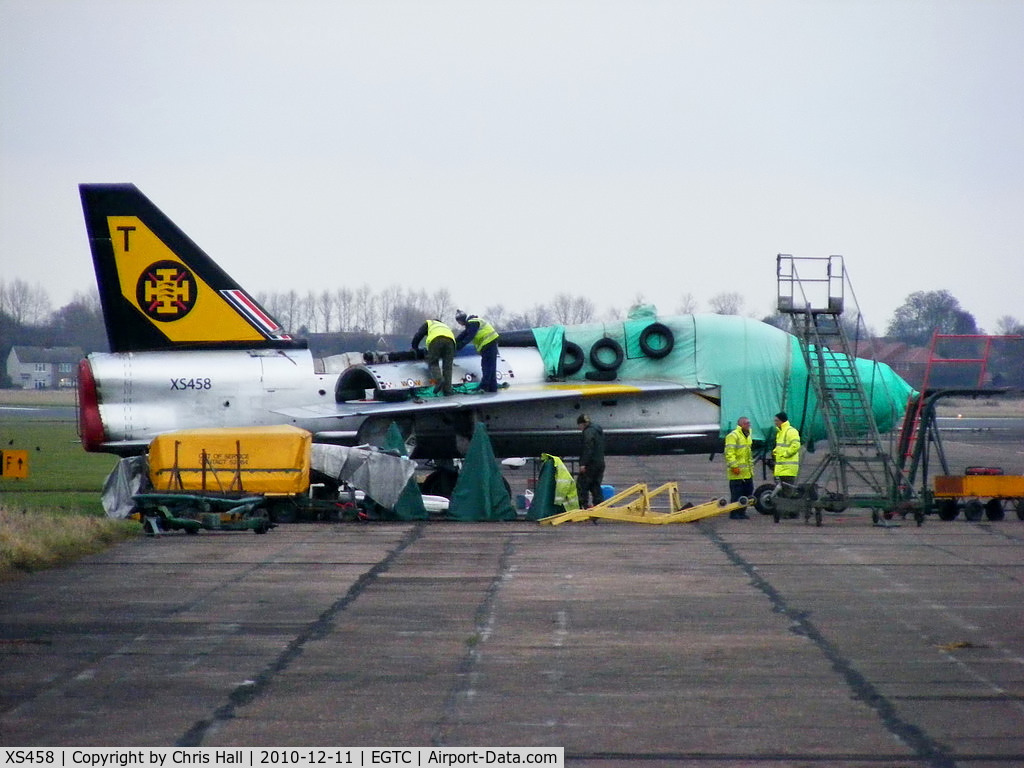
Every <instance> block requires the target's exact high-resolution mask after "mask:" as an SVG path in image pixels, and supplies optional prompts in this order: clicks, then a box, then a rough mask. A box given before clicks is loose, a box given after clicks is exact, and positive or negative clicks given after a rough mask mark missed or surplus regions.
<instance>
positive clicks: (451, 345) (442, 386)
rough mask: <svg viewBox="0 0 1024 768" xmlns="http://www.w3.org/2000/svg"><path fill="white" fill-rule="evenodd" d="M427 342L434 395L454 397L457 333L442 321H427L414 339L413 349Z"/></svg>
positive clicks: (428, 362)
mask: <svg viewBox="0 0 1024 768" xmlns="http://www.w3.org/2000/svg"><path fill="white" fill-rule="evenodd" d="M424 338H426V340H427V367H428V368H429V369H430V380H431V383H432V384H433V385H434V394H435V395H436V394H444V395H454V394H455V390H453V389H452V361H453V360H454V359H455V333H454V332H453V331H452V329H451V328H449V327H448V326H447V325H445V324H444V323H442V322H441V321H440V320H436V319H435V320H427V321H426V322H425V323H423V325H421V326H420V329H419V330H418V331H416V335H415V336H413V337H412V348H413V349H417V348H418V347H419V345H420V342H421V341H422V340H423V339H424Z"/></svg>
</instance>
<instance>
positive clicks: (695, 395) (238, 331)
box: [78, 184, 911, 459]
mask: <svg viewBox="0 0 1024 768" xmlns="http://www.w3.org/2000/svg"><path fill="white" fill-rule="evenodd" d="M80 193H81V198H82V205H83V210H84V214H85V221H86V228H87V231H88V236H89V242H90V246H91V250H92V258H93V263H94V268H95V272H96V279H97V283H98V286H99V293H100V300H101V304H102V309H103V316H104V321H105V325H106V330H107V337H108V341H109V346H110V351H109V352H107V353H93V354H90V355H89V356H88V357H87V358H86V359H85V360H82V361H81V363H80V365H79V376H78V388H79V422H80V424H79V426H80V433H81V437H82V443H83V445H84V447H85V449H86V450H88V451H106V452H110V453H114V454H118V455H122V456H127V455H133V454H139V453H144V452H145V451H146V449H147V448H148V446H149V443H150V441H151V440H152V439H153V438H154V437H155V436H156V435H158V434H161V433H164V432H169V431H173V430H180V429H190V428H200V427H232V426H257V425H271V424H291V425H295V426H298V427H302V428H304V429H307V430H309V431H310V432H311V433H313V436H314V438H313V439H314V441H316V442H326V443H335V444H342V445H361V444H367V443H369V444H374V445H382V444H384V438H385V435H386V433H387V431H388V429H389V427H390V425H391V424H392V423H395V424H396V425H398V427H399V429H400V430H401V432H402V434H403V436H404V437H405V438H406V440H407V442H408V444H409V445H410V446H411V447H412V450H413V452H412V455H413V456H414V457H415V458H423V459H445V458H453V457H457V456H459V455H461V454H462V452H463V451H464V449H465V447H466V445H467V444H468V440H469V438H470V437H471V436H472V434H473V429H474V425H475V424H476V423H477V422H482V423H483V424H484V425H485V426H486V428H487V431H488V434H489V436H490V438H491V442H492V444H493V447H494V451H495V454H496V455H497V456H499V457H509V456H531V455H539V454H540V453H551V454H556V455H563V456H573V455H575V454H576V452H577V451H578V445H579V431H578V427H577V423H576V419H577V416H578V415H579V414H581V413H587V414H588V415H589V416H590V417H591V418H592V419H593V420H594V421H595V422H597V423H599V424H601V425H602V427H603V428H604V432H605V436H606V442H607V452H608V453H609V454H618V455H629V454H632V455H647V454H670V453H713V452H716V451H718V450H720V449H721V445H722V439H723V436H724V435H725V434H727V433H728V431H729V430H730V429H732V427H733V425H734V424H735V421H736V418H737V417H739V416H741V415H746V416H748V417H749V418H750V419H751V421H752V422H753V424H754V425H755V437H759V438H767V437H769V436H770V434H771V433H772V430H771V425H772V416H773V415H774V414H775V412H777V411H778V410H786V411H788V412H789V414H790V419H791V421H792V422H793V423H794V424H796V425H797V426H799V427H801V428H802V432H803V434H804V438H805V440H806V439H812V440H813V439H816V438H823V437H824V436H825V432H824V429H823V425H822V424H821V421H820V417H819V416H817V406H816V402H815V396H814V392H813V391H812V390H810V389H809V388H808V386H807V384H808V382H807V372H806V369H805V367H804V365H803V359H802V356H801V354H800V348H799V346H798V342H797V340H796V339H795V337H793V336H792V335H791V334H788V333H786V332H785V331H782V330H780V329H778V328H775V327H773V326H770V325H767V324H765V323H761V322H758V321H756V320H752V319H749V318H742V317H735V316H721V315H682V316H678V317H659V316H657V314H656V313H655V312H654V311H653V309H652V308H640V309H638V310H637V311H635V312H633V313H632V314H631V315H630V317H629V318H627V319H626V320H623V321H618V322H607V323H592V324H586V325H579V326H569V327H562V326H552V327H547V328H537V329H533V330H532V331H526V332H514V333H508V334H504V335H503V337H502V341H501V353H500V357H499V362H498V379H499V383H500V388H499V391H498V392H496V393H484V392H478V391H473V389H474V386H475V384H476V382H478V381H479V379H480V364H479V357H478V356H477V355H475V354H467V355H464V356H457V357H456V361H455V368H454V376H453V379H454V381H455V382H456V383H457V384H459V386H458V387H457V389H459V390H460V393H459V394H456V395H453V396H448V397H433V396H430V395H431V388H430V386H429V385H430V381H429V375H428V371H427V366H426V363H425V362H424V361H422V360H420V359H416V358H415V356H414V355H412V354H411V353H409V352H405V353H399V354H376V355H371V354H369V353H367V354H366V355H365V356H364V358H363V359H358V358H357V359H356V361H355V362H354V363H353V362H352V361H351V358H352V356H351V355H340V356H333V357H328V358H324V359H315V358H314V357H313V355H312V354H311V352H310V350H309V348H308V346H307V344H306V342H305V341H303V340H299V339H294V338H292V337H291V336H290V335H289V334H288V333H287V332H286V331H285V330H284V329H282V328H281V326H280V325H279V324H278V323H277V321H276V320H274V318H272V317H271V316H270V314H269V313H268V312H267V311H266V310H265V309H264V308H263V307H261V306H260V304H259V303H258V302H257V301H256V300H255V299H254V298H253V297H252V296H251V295H250V294H249V293H248V292H246V291H245V289H243V288H242V287H241V286H240V285H239V284H238V283H237V282H235V281H234V280H233V279H232V278H231V277H230V276H228V274H227V273H226V272H224V270H223V269H221V268H220V267H219V266H218V265H217V264H216V263H215V262H214V261H213V259H211V258H210V257H209V256H208V255H207V254H206V253H204V252H203V250H202V249H200V247H199V246H198V245H196V244H195V243H194V242H193V241H192V240H191V239H189V237H188V236H186V235H185V234H184V232H182V231H181V230H180V229H179V228H178V227H177V226H176V225H175V224H174V223H173V222H172V221H171V220H170V219H169V218H168V217H167V216H166V215H164V214H163V213H162V212H161V211H160V210H159V209H158V208H157V207H156V206H155V205H154V204H153V203H152V202H150V200H149V199H148V198H147V197H145V196H144V195H143V194H142V193H141V192H140V191H139V190H138V189H137V188H136V187H135V186H134V185H131V184H82V185H80ZM857 365H858V369H859V370H860V372H861V378H862V380H863V381H864V382H865V384H866V385H867V387H868V389H869V395H870V398H871V402H872V406H873V409H874V413H875V416H876V420H877V421H878V425H879V428H880V429H881V430H883V431H885V430H886V429H888V428H890V427H891V426H892V425H894V424H895V423H897V420H898V419H899V418H900V415H901V413H902V411H903V409H904V407H905V405H906V402H907V396H908V394H909V393H910V392H911V388H910V386H909V385H908V384H907V383H906V382H904V381H903V380H902V379H901V378H900V377H899V376H897V375H896V374H895V373H894V372H893V371H892V370H891V369H889V368H888V366H885V365H884V364H879V363H875V362H873V361H869V360H858V361H857Z"/></svg>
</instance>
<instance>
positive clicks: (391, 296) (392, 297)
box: [377, 285, 406, 333]
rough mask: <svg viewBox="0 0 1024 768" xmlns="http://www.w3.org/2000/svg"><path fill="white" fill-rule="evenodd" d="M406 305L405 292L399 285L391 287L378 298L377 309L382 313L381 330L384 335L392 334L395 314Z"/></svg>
mask: <svg viewBox="0 0 1024 768" xmlns="http://www.w3.org/2000/svg"><path fill="white" fill-rule="evenodd" d="M405 305H406V299H405V291H404V290H402V287H401V286H399V285H389V286H388V287H387V288H385V289H384V290H383V291H381V292H380V295H379V296H378V298H377V309H378V311H379V312H380V329H381V332H382V333H390V332H392V329H393V328H394V325H395V312H396V310H397V309H398V308H399V307H404V306H405Z"/></svg>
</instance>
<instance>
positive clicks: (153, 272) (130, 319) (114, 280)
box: [79, 184, 305, 352]
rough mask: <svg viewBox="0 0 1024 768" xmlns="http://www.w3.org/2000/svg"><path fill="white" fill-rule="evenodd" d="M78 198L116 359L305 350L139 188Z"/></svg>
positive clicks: (92, 188)
mask: <svg viewBox="0 0 1024 768" xmlns="http://www.w3.org/2000/svg"><path fill="white" fill-rule="evenodd" d="M79 191H80V193H81V196H82V209H83V211H84V212H85V225H86V229H87V230H88V233H89V246H90V248H91V249H92V260H93V266H94V268H95V270H96V283H97V285H98V287H99V292H100V303H101V305H102V307H103V321H104V323H105V324H106V328H107V340H108V341H109V343H110V351H111V352H141V351H146V350H161V349H211V348H212V349H260V348H271V349H289V348H296V347H300V348H301V347H304V346H305V343H304V342H300V341H295V340H293V339H292V338H291V337H290V336H288V335H287V334H285V333H284V331H283V329H282V328H281V326H280V324H279V323H278V322H277V321H276V320H274V319H273V318H272V317H271V316H270V315H269V314H268V313H267V311H266V310H264V309H263V308H262V307H261V306H260V305H259V303H257V302H256V300H255V299H253V298H252V297H251V296H250V295H249V294H248V293H246V291H245V290H244V289H243V288H242V287H241V286H240V285H239V284H238V283H236V282H235V281H234V280H232V279H231V277H230V276H229V275H228V274H227V273H226V272H225V271H224V270H222V269H221V268H220V267H219V266H217V264H216V262H214V261H213V259H211V258H210V257H209V256H207V255H206V253H204V252H203V250H202V249H201V248H200V247H199V246H198V245H196V244H195V243H194V242H192V240H190V239H189V237H188V236H187V235H186V234H185V233H184V232H182V231H181V230H180V229H178V227H177V226H175V224H174V222H172V221H171V220H170V219H169V218H167V216H165V215H164V214H163V212H162V211H160V209H159V208H157V207H156V206H155V205H153V203H152V202H150V200H149V199H148V198H147V197H146V196H145V195H143V194H142V193H141V192H140V191H139V190H138V189H137V188H136V187H135V185H133V184H81V185H80V186H79Z"/></svg>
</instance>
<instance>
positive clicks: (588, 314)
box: [551, 293, 596, 325]
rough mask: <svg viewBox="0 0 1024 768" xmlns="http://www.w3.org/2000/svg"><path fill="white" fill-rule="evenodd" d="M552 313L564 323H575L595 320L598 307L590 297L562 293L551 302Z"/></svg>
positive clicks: (557, 319) (558, 320)
mask: <svg viewBox="0 0 1024 768" xmlns="http://www.w3.org/2000/svg"><path fill="white" fill-rule="evenodd" d="M551 314H552V315H553V316H554V318H555V320H556V321H557V322H559V323H561V324H563V325H574V324H576V323H586V322H590V321H591V320H593V319H594V315H595V314H596V309H595V308H594V302H592V301H591V300H590V299H588V298H585V297H582V296H576V297H574V296H570V295H569V294H568V293H560V294H558V295H557V296H555V298H554V301H553V302H552V303H551Z"/></svg>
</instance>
